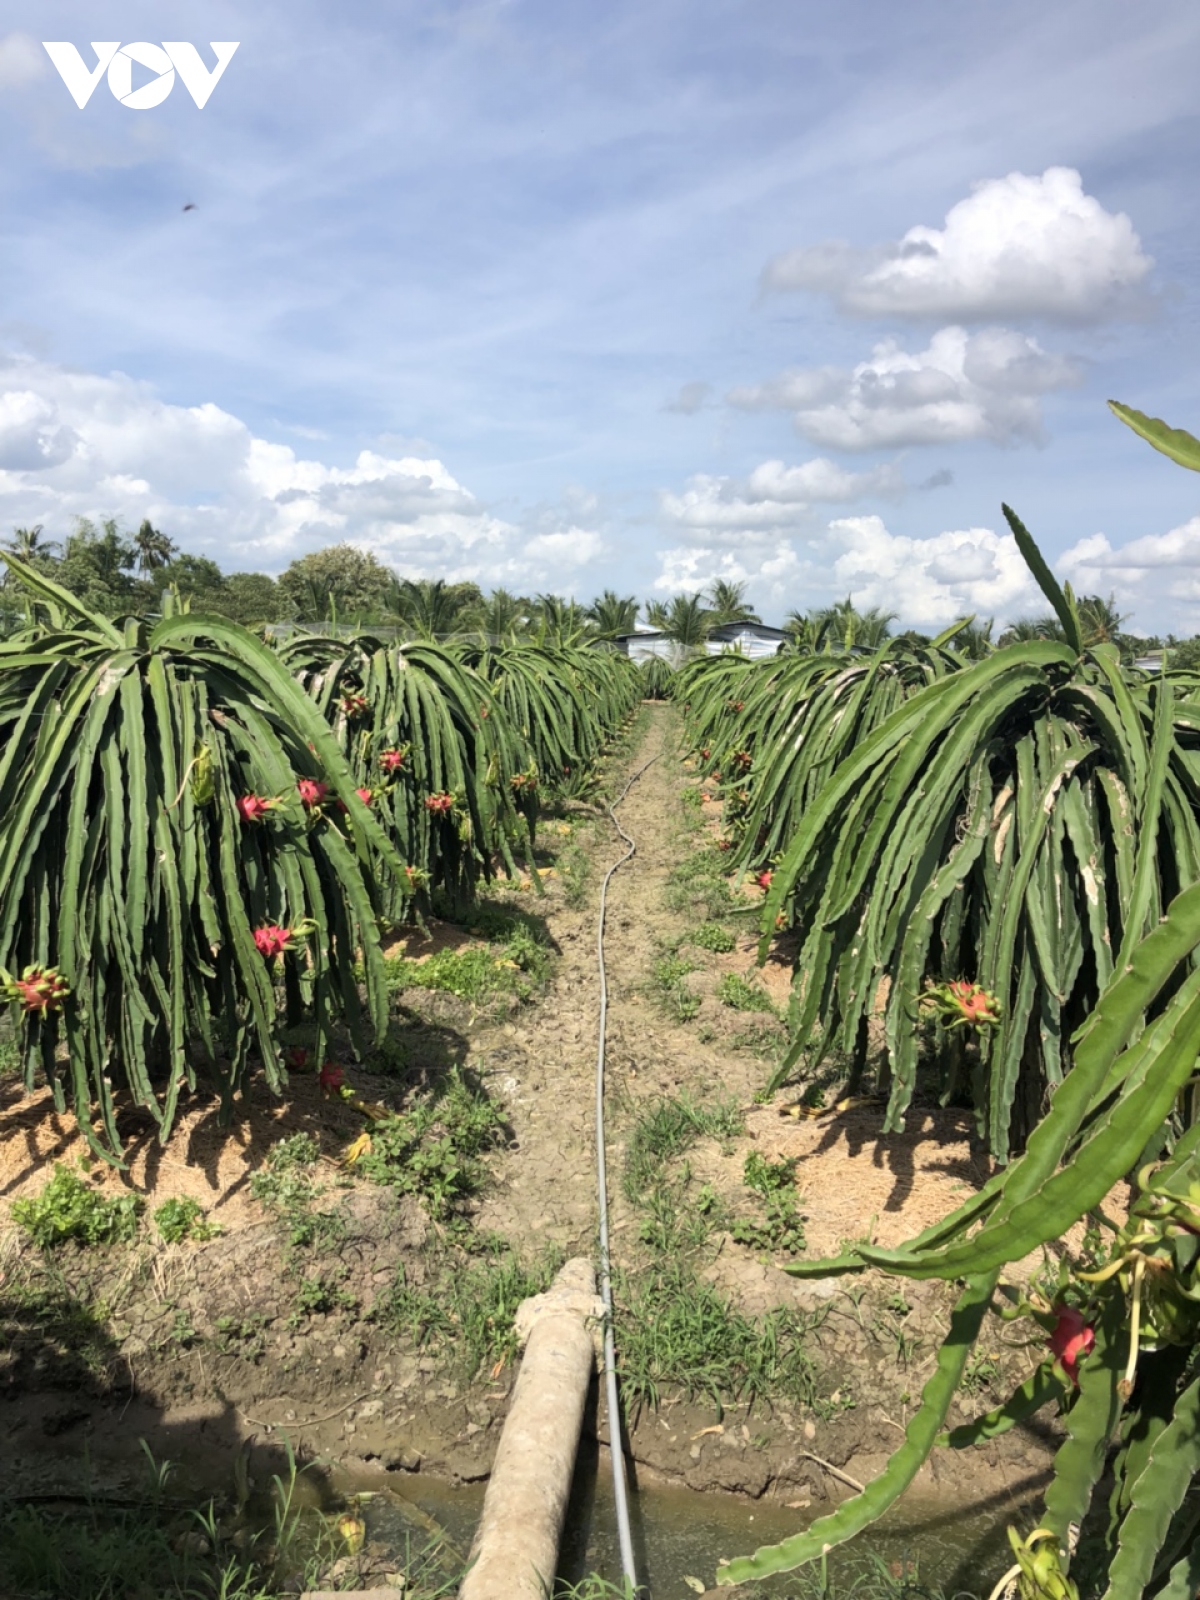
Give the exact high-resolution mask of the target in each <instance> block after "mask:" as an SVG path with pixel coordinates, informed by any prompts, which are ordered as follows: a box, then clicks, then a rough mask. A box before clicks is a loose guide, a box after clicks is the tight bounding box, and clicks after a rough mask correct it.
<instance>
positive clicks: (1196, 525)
mask: <svg viewBox="0 0 1200 1600" xmlns="http://www.w3.org/2000/svg"><path fill="white" fill-rule="evenodd" d="M1055 565H1056V566H1057V567H1058V569H1059V570H1060V571H1061V572H1062V574H1063V576H1064V577H1066V578H1069V579H1070V580H1071V583H1072V584H1073V585H1074V587H1075V590H1076V591H1077V593H1080V594H1099V595H1105V596H1107V595H1109V594H1112V595H1113V596H1114V597H1115V599H1116V602H1117V609H1118V610H1119V611H1121V612H1122V613H1123V614H1125V615H1126V616H1127V617H1128V618H1129V619H1130V620H1129V624H1128V625H1129V626H1130V627H1132V628H1133V629H1134V631H1139V630H1140V631H1141V632H1143V633H1146V634H1150V633H1157V634H1167V633H1175V634H1178V635H1180V636H1181V637H1190V636H1191V635H1192V634H1195V633H1200V516H1197V517H1192V518H1190V519H1189V520H1188V521H1187V522H1184V523H1181V524H1180V526H1179V527H1177V528H1171V529H1170V530H1169V531H1168V532H1166V533H1149V534H1143V535H1142V536H1141V537H1140V538H1137V539H1131V540H1130V541H1129V542H1128V543H1127V544H1123V545H1119V546H1116V547H1114V546H1113V545H1112V544H1111V543H1110V542H1109V539H1108V536H1107V534H1103V533H1094V534H1091V535H1089V537H1087V538H1086V539H1080V540H1079V542H1078V543H1077V544H1074V545H1072V546H1071V548H1070V549H1069V550H1067V551H1066V552H1065V554H1064V555H1063V556H1062V557H1061V559H1060V560H1059V561H1057V562H1056V563H1055Z"/></svg>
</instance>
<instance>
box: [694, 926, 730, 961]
mask: <svg viewBox="0 0 1200 1600" xmlns="http://www.w3.org/2000/svg"><path fill="white" fill-rule="evenodd" d="M687 943H688V944H694V945H695V946H696V947H697V949H699V950H712V951H715V952H716V953H717V954H718V955H728V953H729V951H730V950H733V949H735V948H736V946H737V937H736V935H735V934H733V933H731V932H730V931H729V929H728V928H725V927H722V925H721V924H720V923H719V922H702V923H701V924H700V926H699V927H698V928H697V929H695V931H694V932H692V933H689V934H688V936H687Z"/></svg>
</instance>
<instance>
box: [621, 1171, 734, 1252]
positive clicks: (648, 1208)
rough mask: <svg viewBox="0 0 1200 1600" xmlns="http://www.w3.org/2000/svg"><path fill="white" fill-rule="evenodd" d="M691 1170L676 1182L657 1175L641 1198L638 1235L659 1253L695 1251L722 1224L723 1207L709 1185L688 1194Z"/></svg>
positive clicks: (682, 1174) (680, 1176) (683, 1173)
mask: <svg viewBox="0 0 1200 1600" xmlns="http://www.w3.org/2000/svg"><path fill="white" fill-rule="evenodd" d="M691 1176H692V1175H691V1171H690V1169H689V1168H688V1167H687V1165H686V1163H685V1165H684V1170H683V1172H682V1173H681V1174H680V1175H679V1177H678V1178H677V1179H675V1181H673V1182H672V1181H669V1180H668V1179H667V1178H666V1177H660V1178H659V1179H658V1181H657V1182H656V1183H655V1184H654V1185H653V1187H652V1188H651V1189H650V1190H649V1192H648V1193H647V1194H646V1196H645V1198H644V1199H643V1201H642V1210H643V1215H642V1220H641V1222H640V1224H639V1225H638V1238H639V1239H640V1240H641V1242H642V1243H643V1244H645V1245H648V1246H649V1247H650V1249H651V1250H655V1251H657V1252H658V1254H659V1255H671V1254H678V1253H687V1254H695V1252H696V1251H698V1250H700V1249H701V1248H702V1247H703V1246H704V1245H705V1244H706V1243H707V1242H708V1239H709V1237H710V1236H711V1234H712V1233H713V1230H714V1229H715V1228H718V1227H720V1226H721V1225H722V1222H723V1216H722V1207H721V1202H720V1200H719V1199H718V1197H717V1195H716V1192H715V1191H714V1190H713V1188H712V1186H711V1185H710V1184H707V1183H706V1184H703V1185H702V1186H701V1188H700V1189H699V1190H698V1191H697V1192H696V1193H695V1194H690V1193H689V1192H688V1191H689V1186H690V1184H691Z"/></svg>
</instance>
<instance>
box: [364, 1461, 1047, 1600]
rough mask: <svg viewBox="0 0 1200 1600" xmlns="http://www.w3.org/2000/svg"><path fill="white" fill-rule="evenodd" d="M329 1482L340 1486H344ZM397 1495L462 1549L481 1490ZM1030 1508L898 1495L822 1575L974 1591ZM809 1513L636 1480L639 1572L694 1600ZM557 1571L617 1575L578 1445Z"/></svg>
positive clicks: (775, 1587)
mask: <svg viewBox="0 0 1200 1600" xmlns="http://www.w3.org/2000/svg"><path fill="white" fill-rule="evenodd" d="M375 1481H376V1482H378V1480H375ZM341 1486H343V1487H344V1489H345V1490H347V1491H349V1490H352V1489H353V1487H354V1486H353V1484H350V1483H344V1484H343V1485H341ZM404 1494H405V1497H406V1498H407V1499H409V1500H411V1501H413V1502H414V1503H415V1504H416V1505H417V1506H418V1507H419V1508H420V1509H421V1511H422V1512H424V1513H425V1514H426V1515H427V1516H429V1517H430V1518H432V1519H433V1520H434V1521H435V1522H436V1523H438V1524H439V1525H440V1526H441V1527H442V1528H443V1529H444V1530H445V1532H446V1534H447V1535H448V1537H449V1538H450V1540H451V1541H452V1542H453V1544H454V1545H456V1546H457V1547H458V1548H459V1550H461V1551H465V1550H466V1549H467V1548H468V1547H469V1545H470V1543H471V1538H472V1536H473V1534H474V1531H475V1526H476V1524H477V1522H478V1520H479V1515H480V1511H481V1509H482V1506H483V1495H484V1485H482V1484H477V1485H469V1486H466V1487H464V1488H455V1487H453V1486H451V1485H450V1484H447V1483H443V1482H440V1481H438V1480H435V1479H432V1478H425V1479H422V1478H420V1477H414V1478H412V1479H410V1480H409V1481H408V1482H406V1484H405V1489H404ZM1037 1503H1038V1502H1037V1497H1036V1495H1035V1494H1034V1492H1033V1490H1032V1487H1031V1489H1030V1493H1029V1495H1028V1496H1027V1497H1022V1496H1021V1495H1020V1494H1018V1493H1007V1494H1004V1495H997V1496H992V1497H991V1498H990V1499H986V1500H979V1499H977V1498H976V1499H972V1497H971V1493H970V1483H969V1479H968V1480H967V1481H965V1482H964V1484H963V1486H962V1495H961V1497H959V1498H956V1499H954V1500H950V1499H949V1498H947V1497H934V1496H926V1497H923V1498H914V1497H912V1496H909V1498H908V1499H907V1500H906V1501H905V1503H904V1505H903V1507H901V1508H898V1509H895V1510H893V1512H892V1513H890V1514H889V1516H888V1517H886V1518H885V1519H883V1521H882V1522H881V1523H880V1524H878V1525H877V1526H876V1527H875V1528H873V1529H871V1530H870V1532H869V1533H867V1534H865V1535H863V1536H862V1537H860V1538H859V1539H857V1540H855V1541H854V1542H853V1544H851V1545H850V1546H847V1547H843V1548H841V1549H839V1550H836V1551H834V1552H832V1553H831V1555H830V1557H829V1565H828V1577H829V1579H830V1582H831V1584H833V1585H834V1586H835V1587H836V1588H837V1589H839V1590H840V1591H842V1592H843V1593H844V1592H846V1591H847V1590H848V1589H849V1588H850V1587H852V1586H853V1584H854V1583H855V1581H856V1580H857V1579H860V1578H861V1577H863V1576H864V1575H865V1574H868V1573H869V1572H871V1571H872V1569H873V1568H874V1567H875V1566H876V1565H877V1563H878V1562H879V1561H882V1562H883V1563H885V1564H886V1566H887V1567H888V1569H889V1571H890V1573H891V1575H892V1576H894V1577H898V1576H900V1575H901V1574H904V1573H907V1574H910V1575H911V1574H913V1573H914V1571H915V1572H916V1573H918V1574H919V1577H920V1579H921V1581H922V1583H924V1584H928V1585H930V1586H936V1587H938V1588H940V1589H942V1590H943V1591H944V1592H945V1594H946V1595H947V1596H954V1595H956V1594H968V1595H980V1594H983V1595H986V1594H987V1593H988V1591H989V1590H990V1589H991V1587H992V1584H993V1583H994V1582H995V1580H996V1578H997V1577H998V1576H999V1575H1000V1573H1001V1572H1002V1571H1003V1570H1004V1568H1005V1567H1006V1566H1007V1564H1008V1558H1007V1556H1006V1552H1007V1548H1008V1547H1007V1543H1006V1540H1005V1537H1004V1528H1005V1525H1006V1524H1007V1523H1010V1522H1014V1523H1018V1524H1022V1525H1024V1524H1025V1523H1026V1522H1027V1521H1028V1519H1029V1518H1030V1517H1031V1516H1032V1515H1033V1513H1034V1511H1035V1509H1036V1505H1037ZM825 1509H828V1508H825ZM819 1514H820V1512H819V1511H817V1510H811V1509H810V1510H800V1509H795V1508H792V1509H789V1508H787V1507H786V1506H783V1505H780V1504H778V1503H777V1502H771V1501H756V1502H751V1501H747V1500H744V1499H741V1498H738V1497H735V1496H733V1495H724V1494H714V1493H705V1494H699V1493H696V1492H694V1491H692V1490H689V1489H673V1488H663V1487H659V1486H650V1485H641V1486H639V1487H638V1488H637V1490H636V1492H635V1493H634V1494H633V1496H632V1500H631V1521H632V1528H633V1539H634V1547H635V1552H636V1555H637V1560H638V1567H639V1577H640V1578H641V1580H642V1581H643V1582H644V1583H646V1584H647V1585H648V1587H649V1590H650V1593H651V1595H652V1596H653V1600H694V1596H695V1593H696V1592H697V1591H696V1580H699V1581H700V1582H701V1583H702V1584H704V1585H706V1586H708V1585H711V1584H712V1583H713V1580H714V1577H715V1574H716V1571H717V1567H718V1564H719V1563H720V1561H721V1560H722V1559H727V1558H729V1557H731V1556H735V1555H749V1554H750V1553H751V1552H752V1551H753V1550H755V1549H756V1548H757V1547H758V1546H759V1545H763V1544H774V1543H776V1542H777V1541H779V1540H780V1539H784V1538H787V1537H788V1536H789V1535H791V1534H794V1533H796V1532H798V1531H799V1529H800V1528H801V1527H803V1526H805V1525H806V1523H808V1522H811V1521H812V1520H814V1518H815V1517H816V1516H817V1515H819ZM382 1531H383V1530H382V1528H381V1529H379V1533H382ZM379 1533H377V1534H376V1536H377V1537H378V1536H379ZM559 1570H560V1576H561V1577H562V1578H563V1579H565V1580H567V1581H568V1582H576V1581H578V1580H579V1579H580V1578H582V1577H583V1576H584V1574H586V1573H589V1572H598V1573H600V1574H601V1575H602V1576H603V1577H606V1578H610V1579H612V1580H613V1581H618V1580H619V1579H620V1576H621V1567H620V1556H619V1553H618V1543H617V1527H616V1517H615V1514H614V1509H613V1496H612V1485H611V1480H610V1478H609V1476H608V1471H607V1466H606V1467H605V1470H604V1471H603V1472H600V1473H598V1472H597V1470H596V1459H595V1451H594V1450H593V1451H592V1452H591V1453H590V1459H589V1454H588V1453H587V1452H585V1453H584V1454H583V1455H582V1456H581V1459H580V1463H579V1466H578V1469H577V1471H576V1477H575V1483H574V1486H573V1490H572V1496H571V1505H570V1507H569V1510H568V1518H567V1528H566V1532H565V1535H564V1540H563V1549H562V1553H561V1561H560V1569H559ZM689 1580H692V1581H690V1582H689ZM761 1592H762V1593H763V1594H764V1595H774V1596H779V1597H781V1600H782V1597H783V1596H787V1595H792V1594H795V1593H796V1592H797V1582H796V1579H795V1577H791V1578H788V1577H786V1576H785V1577H782V1578H779V1579H775V1580H772V1581H771V1582H770V1583H767V1584H764V1585H763V1586H762V1591H761Z"/></svg>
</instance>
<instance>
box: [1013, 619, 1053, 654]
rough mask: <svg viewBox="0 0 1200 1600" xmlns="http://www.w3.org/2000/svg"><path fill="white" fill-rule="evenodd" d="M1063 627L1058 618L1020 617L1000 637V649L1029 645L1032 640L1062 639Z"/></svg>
mask: <svg viewBox="0 0 1200 1600" xmlns="http://www.w3.org/2000/svg"><path fill="white" fill-rule="evenodd" d="M1061 638H1062V625H1061V623H1060V622H1059V620H1058V618H1057V617H1018V618H1017V620H1016V621H1015V622H1010V623H1009V624H1008V626H1007V627H1006V628H1005V630H1004V632H1003V633H1002V634H1001V635H1000V641H999V642H1000V648H1001V649H1002V650H1003V649H1004V648H1005V646H1007V645H1010V644H1028V642H1029V641H1030V640H1031V639H1061Z"/></svg>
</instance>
